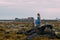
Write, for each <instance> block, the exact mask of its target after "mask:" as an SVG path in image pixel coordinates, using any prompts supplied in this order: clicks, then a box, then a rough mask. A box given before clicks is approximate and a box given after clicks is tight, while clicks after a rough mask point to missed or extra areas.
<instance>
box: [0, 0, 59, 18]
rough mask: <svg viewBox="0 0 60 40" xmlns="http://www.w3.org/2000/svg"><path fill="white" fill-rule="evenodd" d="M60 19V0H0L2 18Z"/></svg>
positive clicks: (0, 16)
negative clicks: (39, 15) (38, 16)
mask: <svg viewBox="0 0 60 40" xmlns="http://www.w3.org/2000/svg"><path fill="white" fill-rule="evenodd" d="M37 13H40V14H41V18H42V19H55V18H59V19H60V0H0V19H14V18H16V17H17V18H26V17H34V18H36V17H37V16H36V14H37Z"/></svg>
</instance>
